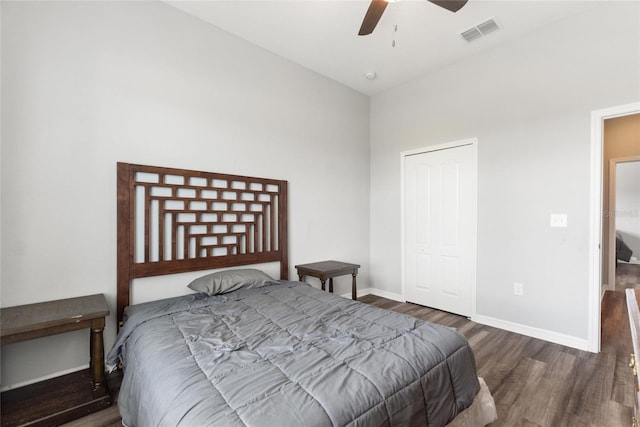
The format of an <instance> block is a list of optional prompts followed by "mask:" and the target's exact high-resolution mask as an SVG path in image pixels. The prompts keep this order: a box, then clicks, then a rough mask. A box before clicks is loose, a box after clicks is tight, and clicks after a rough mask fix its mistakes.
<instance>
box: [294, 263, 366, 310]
mask: <svg viewBox="0 0 640 427" xmlns="http://www.w3.org/2000/svg"><path fill="white" fill-rule="evenodd" d="M359 268H360V266H359V265H358V264H349V263H347V262H341V261H321V262H313V263H311V264H299V265H296V270H297V271H298V277H299V278H300V281H301V282H302V281H303V280H304V276H312V277H317V278H318V279H320V283H321V284H322V290H323V291H324V290H325V282H326V281H327V279H329V292H332V293H333V278H334V277H337V276H344V275H346V274H351V277H352V279H351V299H352V300H354V301H355V300H357V299H358V289H357V287H356V276H357V275H358V269H359Z"/></svg>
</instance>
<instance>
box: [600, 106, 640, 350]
mask: <svg viewBox="0 0 640 427" xmlns="http://www.w3.org/2000/svg"><path fill="white" fill-rule="evenodd" d="M636 113H640V102H634V103H631V104H625V105H619V106H617V107H611V108H605V109H602V110H595V111H592V112H591V182H590V187H591V191H590V194H591V200H590V209H589V211H590V215H589V304H588V310H589V314H588V319H589V320H588V321H589V325H588V350H589V351H591V352H594V353H598V352H600V333H601V332H600V327H601V324H600V322H601V318H600V315H601V313H600V304H601V294H602V249H601V247H600V243H601V239H602V169H603V168H602V162H603V154H602V150H603V148H604V121H605V120H606V119H612V118H615V117H622V116H628V115H631V114H636Z"/></svg>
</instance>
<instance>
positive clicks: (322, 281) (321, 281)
mask: <svg viewBox="0 0 640 427" xmlns="http://www.w3.org/2000/svg"><path fill="white" fill-rule="evenodd" d="M326 281H327V280H326V279H324V280H323V279H320V284H321V285H322V290H323V291H324V284H325V283H326Z"/></svg>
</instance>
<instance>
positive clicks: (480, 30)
mask: <svg viewBox="0 0 640 427" xmlns="http://www.w3.org/2000/svg"><path fill="white" fill-rule="evenodd" d="M499 29H500V27H499V26H498V23H497V22H496V21H495V19H494V18H491V19H489V20H487V21H484V22H483V23H481V24H478V25H476V26H475V27H471V28H469V29H468V30H466V31H463V32H462V33H460V35H461V36H462V38H463V39H465V40H466V41H468V42H472V41H474V40H476V39H479V38H480V37H482V36H486V35H487V34H489V33H493V32H494V31H497V30H499Z"/></svg>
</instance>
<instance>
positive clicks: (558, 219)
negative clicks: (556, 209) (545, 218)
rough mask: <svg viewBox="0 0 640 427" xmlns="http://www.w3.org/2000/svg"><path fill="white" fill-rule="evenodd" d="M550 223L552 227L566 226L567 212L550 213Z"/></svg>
mask: <svg viewBox="0 0 640 427" xmlns="http://www.w3.org/2000/svg"><path fill="white" fill-rule="evenodd" d="M550 224H551V226H552V227H566V226H567V214H553V213H552V214H551V220H550Z"/></svg>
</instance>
